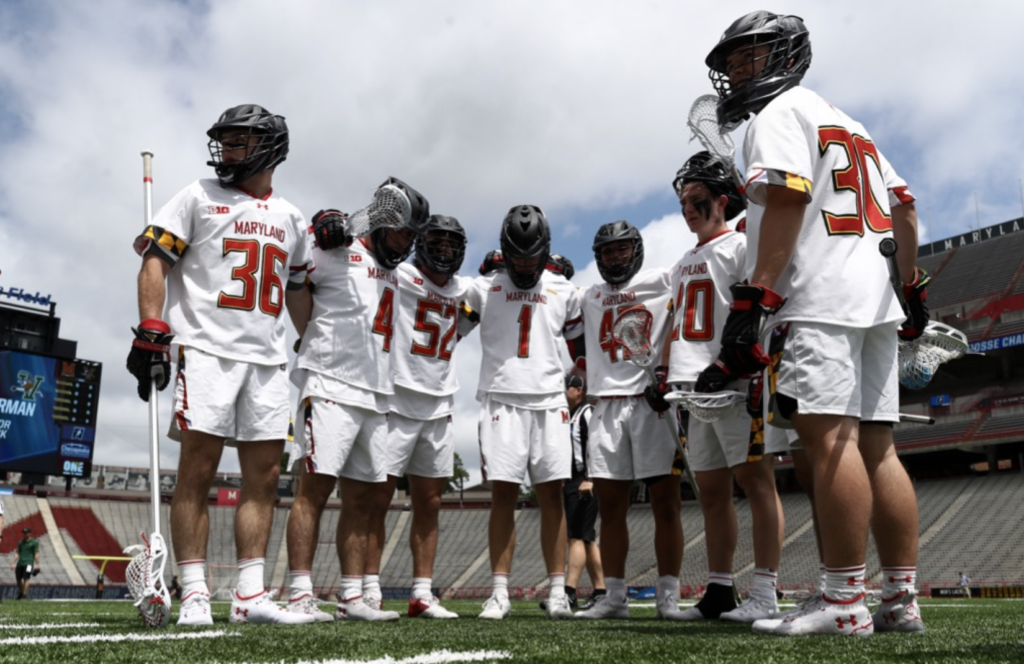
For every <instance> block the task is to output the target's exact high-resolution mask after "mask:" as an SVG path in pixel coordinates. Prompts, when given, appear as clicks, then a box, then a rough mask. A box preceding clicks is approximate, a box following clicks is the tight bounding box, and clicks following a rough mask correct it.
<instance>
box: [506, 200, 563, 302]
mask: <svg viewBox="0 0 1024 664" xmlns="http://www.w3.org/2000/svg"><path fill="white" fill-rule="evenodd" d="M500 244H501V253H502V256H504V259H505V269H506V270H507V271H508V276H509V278H510V279H511V280H512V283H513V284H515V286H516V288H522V289H523V290H528V289H530V288H533V287H534V286H536V285H537V282H538V281H540V276H541V275H542V274H543V273H544V266H545V265H547V262H548V257H549V256H550V255H551V229H550V228H549V227H548V220H547V217H545V216H544V212H543V211H542V210H541V209H540V208H539V207H537V206H536V205H516V206H515V207H513V208H512V209H510V210H509V211H508V214H507V215H505V220H504V221H503V222H502V224H501V243H500ZM532 258H536V259H537V265H536V267H534V268H533V269H531V270H529V271H527V272H522V271H520V269H521V268H517V267H516V266H515V264H514V263H513V259H516V260H529V259H532Z"/></svg>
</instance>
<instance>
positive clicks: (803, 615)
mask: <svg viewBox="0 0 1024 664" xmlns="http://www.w3.org/2000/svg"><path fill="white" fill-rule="evenodd" d="M776 622H777V621H776V620H758V621H755V622H754V631H755V632H757V633H758V634H778V635H781V636H805V635H809V634H824V635H832V636H871V634H872V633H874V627H873V623H872V621H871V613H870V612H869V611H868V607H867V605H865V604H864V594H863V593H861V594H860V595H859V596H857V597H856V598H855V599H853V600H843V601H836V600H830V599H828V598H827V597H825V596H824V595H823V596H821V598H819V599H818V601H817V602H814V603H808V605H807V606H805V607H804V608H803V610H802V611H800V612H799V613H796V614H795V615H792V616H789V617H786V618H783V619H782V620H781V621H778V624H775V623H776Z"/></svg>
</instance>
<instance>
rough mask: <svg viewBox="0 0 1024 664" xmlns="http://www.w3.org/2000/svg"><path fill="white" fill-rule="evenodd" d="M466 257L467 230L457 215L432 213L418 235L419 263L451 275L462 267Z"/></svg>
mask: <svg viewBox="0 0 1024 664" xmlns="http://www.w3.org/2000/svg"><path fill="white" fill-rule="evenodd" d="M465 257H466V231H465V230H464V229H463V228H462V224H460V223H459V220H458V219H456V218H455V217H446V216H443V215H439V214H433V215H430V218H429V219H427V222H426V224H425V225H424V227H423V228H422V229H421V230H420V232H419V233H418V234H417V235H416V256H415V258H414V259H413V260H414V261H415V262H416V263H417V264H418V265H420V266H422V267H425V268H427V269H428V270H430V271H432V272H437V273H438V274H444V275H448V276H451V275H453V274H455V273H457V272H458V271H459V268H461V267H462V261H463V259H464V258H465Z"/></svg>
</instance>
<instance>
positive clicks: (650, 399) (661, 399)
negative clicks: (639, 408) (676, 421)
mask: <svg viewBox="0 0 1024 664" xmlns="http://www.w3.org/2000/svg"><path fill="white" fill-rule="evenodd" d="M667 381H668V367H666V366H659V367H657V368H655V369H654V382H653V383H651V384H650V385H648V386H647V387H646V388H644V399H647V405H648V406H650V407H651V410H653V411H654V412H656V413H664V412H665V411H666V410H668V409H669V408H671V407H672V404H670V403H669V402H668V401H665V395H666V394H668V392H669V389H668V382H667Z"/></svg>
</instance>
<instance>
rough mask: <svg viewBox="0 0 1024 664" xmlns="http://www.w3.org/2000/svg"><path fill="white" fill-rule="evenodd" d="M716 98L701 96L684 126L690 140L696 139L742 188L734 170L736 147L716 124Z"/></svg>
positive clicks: (691, 107)
mask: <svg viewBox="0 0 1024 664" xmlns="http://www.w3.org/2000/svg"><path fill="white" fill-rule="evenodd" d="M717 108H718V97H716V96H715V95H701V96H700V97H697V98H696V99H695V100H694V101H693V105H691V106H690V114H689V116H687V118H686V126H687V127H689V128H690V132H691V136H690V140H691V141H692V140H693V139H695V138H696V139H697V140H698V141H700V144H701V145H703V146H704V149H705V150H707V151H708V153H709V154H710V155H711V157H713V158H714V159H715V160H717V161H718V162H720V163H721V164H722V167H723V168H724V169H725V170H726V171H727V172H728V173H729V174H730V175H731V176H732V179H733V182H734V183H735V184H736V186H737V187H742V186H743V178H741V177H740V174H739V172H738V171H737V170H736V161H735V154H736V145H735V144H734V143H733V142H732V138H730V137H729V135H728V134H724V133H722V127H721V125H719V124H718V111H717V110H716V109H717Z"/></svg>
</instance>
